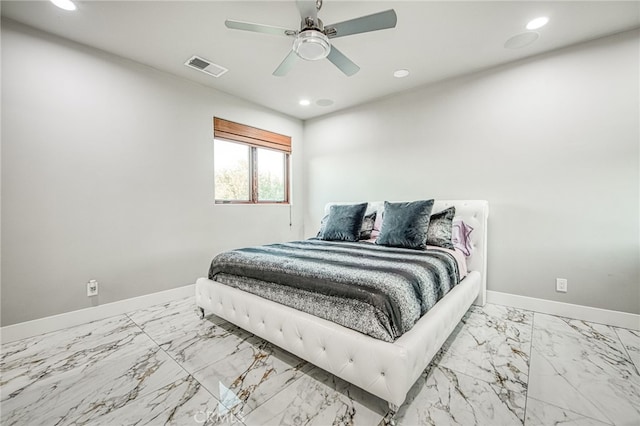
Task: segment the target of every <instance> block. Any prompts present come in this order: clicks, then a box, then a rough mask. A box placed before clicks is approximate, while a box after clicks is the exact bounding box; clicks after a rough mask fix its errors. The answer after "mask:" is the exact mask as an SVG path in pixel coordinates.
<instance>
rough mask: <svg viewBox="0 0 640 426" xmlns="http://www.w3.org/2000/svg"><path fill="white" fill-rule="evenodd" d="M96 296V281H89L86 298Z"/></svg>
mask: <svg viewBox="0 0 640 426" xmlns="http://www.w3.org/2000/svg"><path fill="white" fill-rule="evenodd" d="M97 295H98V281H96V280H90V281H89V282H88V283H87V297H91V296H97Z"/></svg>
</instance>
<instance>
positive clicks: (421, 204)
mask: <svg viewBox="0 0 640 426" xmlns="http://www.w3.org/2000/svg"><path fill="white" fill-rule="evenodd" d="M431 209H433V200H422V201H413V202H410V203H390V202H388V201H385V202H384V213H383V215H382V228H381V229H380V236H378V239H377V240H376V244H380V245H383V246H391V247H403V248H410V249H425V248H426V247H427V230H428V229H429V218H430V217H431Z"/></svg>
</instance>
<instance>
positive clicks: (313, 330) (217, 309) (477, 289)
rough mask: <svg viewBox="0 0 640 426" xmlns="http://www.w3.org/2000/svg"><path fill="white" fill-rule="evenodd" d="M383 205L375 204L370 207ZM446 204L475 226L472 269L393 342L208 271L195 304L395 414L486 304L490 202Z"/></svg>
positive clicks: (438, 203) (441, 203)
mask: <svg viewBox="0 0 640 426" xmlns="http://www.w3.org/2000/svg"><path fill="white" fill-rule="evenodd" d="M329 206H330V204H329V205H327V207H326V208H327V211H328V208H329ZM381 206H383V203H382V202H373V203H370V208H369V211H371V209H381ZM449 206H455V207H456V217H460V218H461V219H462V220H464V222H465V223H466V224H468V225H470V226H471V227H472V228H473V229H474V230H473V232H472V233H471V239H472V246H473V247H474V249H473V252H472V254H471V256H469V257H468V258H467V266H468V270H469V274H468V275H467V277H466V278H464V279H463V280H462V281H461V282H460V284H458V285H457V286H456V287H454V288H453V290H451V291H450V292H449V293H448V294H447V295H446V296H444V297H443V298H442V299H441V300H440V301H439V302H438V303H437V304H436V305H435V306H434V307H433V308H431V309H430V310H429V311H428V312H427V313H426V314H425V315H424V316H422V318H420V320H419V321H418V322H417V323H416V324H415V326H414V327H413V328H412V329H411V330H409V331H408V332H407V333H405V334H403V335H402V336H401V337H400V338H398V339H397V340H396V341H395V342H393V343H389V342H385V341H382V340H377V339H374V338H372V337H369V336H366V335H364V334H361V333H359V332H357V331H354V330H351V329H348V328H345V327H343V326H340V325H338V324H335V323H333V322H330V321H327V320H325V319H322V318H318V317H315V316H313V315H310V314H307V313H305V312H301V311H298V310H296V309H293V308H290V307H287V306H284V305H281V304H278V303H275V302H271V301H269V300H266V299H263V298H261V297H259V296H255V295H253V294H249V293H246V292H244V291H242V290H238V289H235V288H232V287H229V286H226V285H224V284H220V283H218V282H215V281H212V280H209V279H206V278H200V279H198V281H197V282H196V304H197V306H198V308H199V309H200V313H201V316H204V314H205V312H206V313H207V314H215V315H217V316H219V317H222V318H224V319H226V320H227V321H229V322H231V323H233V324H235V325H237V326H238V327H240V328H243V329H245V330H247V331H249V332H251V333H253V334H255V335H257V336H259V337H261V338H263V339H265V340H268V341H269V342H271V343H273V344H274V345H277V346H279V347H281V348H283V349H286V350H287V351H289V352H291V353H293V354H295V355H297V356H299V357H300V358H303V359H305V360H306V361H309V362H310V363H312V364H314V365H316V366H318V367H320V368H322V369H324V370H326V371H328V372H330V373H332V374H334V375H336V376H338V377H340V378H342V379H344V380H346V381H347V382H350V383H353V384H354V385H356V386H358V387H360V388H362V389H364V390H366V391H368V392H370V393H372V394H374V395H376V396H378V397H380V398H382V399H383V400H385V401H387V402H388V403H389V407H390V409H391V413H390V416H391V417H393V415H394V414H395V412H396V411H397V409H398V408H399V406H400V405H402V403H403V402H404V400H405V398H406V396H407V392H408V391H409V389H411V387H412V386H413V384H414V383H415V381H416V380H417V379H418V377H419V376H420V374H421V373H422V372H423V371H424V369H425V368H426V367H427V366H428V365H429V362H430V361H431V359H432V358H433V357H434V355H435V354H436V353H437V352H438V350H439V349H440V347H441V346H442V345H443V343H444V342H445V341H446V340H447V338H448V337H449V335H450V334H451V332H452V331H453V330H454V328H455V327H456V325H457V324H458V323H459V322H460V319H461V318H462V316H463V315H464V313H465V312H466V311H467V310H468V309H469V307H470V306H471V305H472V304H474V303H475V304H477V305H484V304H485V300H486V276H487V217H488V215H489V207H488V203H487V201H480V200H471V201H446V200H436V202H435V205H434V207H433V211H434V212H438V211H441V210H443V209H445V208H447V207H449Z"/></svg>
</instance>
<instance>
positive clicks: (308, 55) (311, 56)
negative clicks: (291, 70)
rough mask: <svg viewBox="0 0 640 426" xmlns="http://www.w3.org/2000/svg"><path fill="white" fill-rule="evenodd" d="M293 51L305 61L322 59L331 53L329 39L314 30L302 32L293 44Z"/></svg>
mask: <svg viewBox="0 0 640 426" xmlns="http://www.w3.org/2000/svg"><path fill="white" fill-rule="evenodd" d="M293 51H294V52H296V54H297V55H298V56H299V57H301V58H302V59H304V60H306V61H317V60H319V59H324V58H326V57H327V56H328V55H329V52H331V44H330V43H329V38H328V37H327V36H326V35H324V34H323V33H321V32H320V31H316V30H307V31H302V32H301V33H300V34H298V37H296V39H295V41H294V42H293Z"/></svg>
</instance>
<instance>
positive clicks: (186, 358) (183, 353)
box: [127, 297, 261, 374]
mask: <svg viewBox="0 0 640 426" xmlns="http://www.w3.org/2000/svg"><path fill="white" fill-rule="evenodd" d="M127 315H128V316H129V317H130V318H131V320H132V321H134V322H135V323H136V324H137V325H138V326H139V327H141V328H142V329H143V330H144V332H145V333H146V334H148V335H149V336H150V337H151V338H152V339H153V340H154V341H155V342H156V343H158V344H159V345H160V347H161V348H162V349H163V350H165V351H166V352H167V354H169V356H171V357H172V358H173V359H174V360H176V361H177V362H179V363H180V364H181V365H182V366H183V367H184V369H185V370H186V371H187V372H189V373H192V374H193V373H194V372H196V371H198V370H200V369H202V368H204V367H205V366H207V365H209V364H212V363H214V362H216V361H219V360H221V359H223V358H227V357H230V356H233V354H235V353H237V352H238V351H240V350H242V349H245V348H248V347H251V344H254V343H258V342H260V341H261V340H260V339H259V338H257V337H255V336H254V335H253V334H251V333H249V332H246V331H244V330H242V329H241V328H239V327H236V326H235V325H233V324H231V323H229V322H227V321H225V320H223V319H222V318H219V317H217V316H215V315H209V316H207V317H205V318H204V319H200V318H199V317H198V315H197V314H196V312H195V297H188V298H185V299H180V300H178V301H175V302H170V303H164V304H162V305H157V306H153V307H150V308H147V309H142V310H139V311H135V312H131V313H128V314H127Z"/></svg>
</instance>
